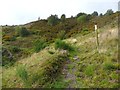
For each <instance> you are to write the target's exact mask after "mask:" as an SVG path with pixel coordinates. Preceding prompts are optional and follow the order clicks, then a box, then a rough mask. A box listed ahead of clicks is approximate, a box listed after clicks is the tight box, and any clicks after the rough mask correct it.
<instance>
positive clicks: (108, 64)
mask: <svg viewBox="0 0 120 90" xmlns="http://www.w3.org/2000/svg"><path fill="white" fill-rule="evenodd" d="M103 68H104V69H105V70H113V69H117V68H116V66H115V65H114V64H113V62H111V61H107V62H105V63H104V64H103Z"/></svg>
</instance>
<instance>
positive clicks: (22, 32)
mask: <svg viewBox="0 0 120 90" xmlns="http://www.w3.org/2000/svg"><path fill="white" fill-rule="evenodd" d="M18 34H19V36H21V37H25V36H28V35H29V34H30V33H29V31H28V30H27V29H26V28H25V27H21V28H19V30H18Z"/></svg>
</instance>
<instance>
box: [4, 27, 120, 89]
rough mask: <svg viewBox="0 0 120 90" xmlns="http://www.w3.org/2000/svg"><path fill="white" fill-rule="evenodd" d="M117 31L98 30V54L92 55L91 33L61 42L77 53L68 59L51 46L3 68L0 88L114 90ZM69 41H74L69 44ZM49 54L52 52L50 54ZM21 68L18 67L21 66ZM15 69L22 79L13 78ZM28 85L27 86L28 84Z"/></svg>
mask: <svg viewBox="0 0 120 90" xmlns="http://www.w3.org/2000/svg"><path fill="white" fill-rule="evenodd" d="M117 32H118V29H117V28H112V29H111V27H109V28H108V27H105V28H100V29H99V33H100V34H99V41H100V46H99V53H98V52H97V51H96V38H95V32H94V31H93V32H91V33H89V34H87V35H82V34H81V33H79V34H77V35H75V36H74V37H71V38H68V39H65V40H64V41H65V42H68V43H70V44H73V45H74V46H76V48H77V49H78V50H77V51H76V54H75V55H69V54H68V53H64V54H63V52H62V51H59V50H55V49H54V43H53V44H51V45H50V46H48V47H49V48H48V47H47V48H45V49H44V50H42V51H41V52H39V53H35V54H33V55H32V56H31V57H28V58H25V59H23V60H20V61H17V62H16V63H15V65H14V66H11V67H9V68H5V67H4V68H3V85H2V86H3V87H4V88H5V87H10V88H13V87H19V88H22V87H54V88H64V87H70V88H73V87H79V88H88V87H91V88H95V87H100V88H117V87H118V86H120V85H119V84H118V74H119V69H120V65H119V64H118V58H117V55H118V37H117ZM72 38H75V39H77V42H76V43H72V42H71V41H72ZM49 51H52V52H54V54H50V53H49ZM21 65H22V66H21ZM19 67H22V68H24V69H25V70H24V69H21V70H22V71H23V77H25V75H26V74H24V72H25V71H26V72H27V74H28V75H27V82H26V80H24V79H22V77H21V78H20V77H19V76H18V75H17V71H19V69H18V68H19ZM28 82H29V83H28Z"/></svg>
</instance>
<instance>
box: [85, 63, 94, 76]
mask: <svg viewBox="0 0 120 90" xmlns="http://www.w3.org/2000/svg"><path fill="white" fill-rule="evenodd" d="M94 71H95V66H93V65H89V66H87V67H86V68H85V70H84V73H85V74H86V75H87V76H93V74H94Z"/></svg>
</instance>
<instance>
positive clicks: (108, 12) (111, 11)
mask: <svg viewBox="0 0 120 90" xmlns="http://www.w3.org/2000/svg"><path fill="white" fill-rule="evenodd" d="M112 14H113V10H112V9H108V10H107V12H106V13H105V15H106V16H108V15H112Z"/></svg>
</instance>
